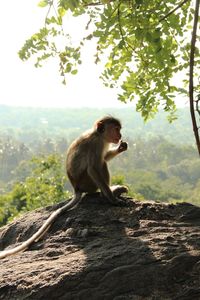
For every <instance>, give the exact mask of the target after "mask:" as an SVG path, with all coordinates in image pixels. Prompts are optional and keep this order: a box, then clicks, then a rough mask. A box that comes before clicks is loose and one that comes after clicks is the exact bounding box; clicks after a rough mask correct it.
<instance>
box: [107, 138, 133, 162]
mask: <svg viewBox="0 0 200 300" xmlns="http://www.w3.org/2000/svg"><path fill="white" fill-rule="evenodd" d="M127 148H128V144H127V143H126V142H122V141H121V142H120V144H119V146H118V147H117V148H116V149H113V150H109V151H108V152H107V153H106V155H105V157H104V159H105V161H109V160H111V159H112V158H113V157H115V156H116V155H118V154H119V153H121V152H123V151H126V150H127Z"/></svg>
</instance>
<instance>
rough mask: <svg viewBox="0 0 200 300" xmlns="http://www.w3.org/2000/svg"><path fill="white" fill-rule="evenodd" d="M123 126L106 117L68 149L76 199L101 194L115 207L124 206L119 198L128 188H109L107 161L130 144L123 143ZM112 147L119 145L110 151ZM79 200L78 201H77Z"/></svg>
mask: <svg viewBox="0 0 200 300" xmlns="http://www.w3.org/2000/svg"><path fill="white" fill-rule="evenodd" d="M120 130H121V123H120V121H119V120H117V119H116V118H113V117H110V116H108V117H104V118H102V119H100V120H98V121H96V123H95V124H94V128H93V129H92V130H90V131H89V132H86V133H85V134H83V135H82V136H81V137H79V138H78V139H77V140H75V141H74V142H73V143H72V144H71V146H70V147H69V149H68V153H67V162H66V169H67V175H68V177H69V180H70V182H71V184H72V186H73V188H74V194H75V199H80V197H81V195H82V193H94V192H96V191H97V189H100V191H101V193H102V194H103V195H104V196H105V197H106V198H107V199H108V201H109V202H110V203H112V204H116V205H117V204H120V203H121V204H122V203H123V201H122V200H120V199H118V196H120V194H121V193H124V192H127V187H125V186H116V187H110V186H109V185H110V175H109V171H108V166H107V161H109V160H110V159H112V158H113V157H115V156H116V155H118V154H119V153H121V152H123V151H125V150H127V143H126V142H122V141H121V133H120ZM110 144H118V146H117V148H115V149H109V146H110ZM77 201H78V200H77Z"/></svg>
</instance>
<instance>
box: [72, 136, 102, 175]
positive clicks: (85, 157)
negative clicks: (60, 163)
mask: <svg viewBox="0 0 200 300" xmlns="http://www.w3.org/2000/svg"><path fill="white" fill-rule="evenodd" d="M96 151H97V134H96V133H95V132H92V131H89V132H86V133H84V134H83V135H82V136H80V137H79V138H77V139H76V140H75V141H74V142H73V143H72V144H71V145H70V147H69V149H68V151H67V158H66V169H67V174H68V176H69V177H70V176H71V177H72V178H74V179H75V180H76V179H78V178H79V176H80V174H82V173H84V172H85V171H86V170H87V168H88V165H89V163H91V161H92V157H93V156H95V152H96Z"/></svg>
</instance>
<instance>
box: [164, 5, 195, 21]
mask: <svg viewBox="0 0 200 300" xmlns="http://www.w3.org/2000/svg"><path fill="white" fill-rule="evenodd" d="M188 1H190V0H184V1H182V2H181V3H180V4H179V5H177V6H176V7H175V8H174V9H172V10H171V11H170V12H168V14H166V15H165V16H164V17H162V18H160V19H159V22H162V21H163V20H165V19H167V18H168V17H169V16H170V15H172V14H173V13H174V12H175V11H176V10H178V9H179V8H180V7H181V6H183V5H184V4H185V3H186V2H188Z"/></svg>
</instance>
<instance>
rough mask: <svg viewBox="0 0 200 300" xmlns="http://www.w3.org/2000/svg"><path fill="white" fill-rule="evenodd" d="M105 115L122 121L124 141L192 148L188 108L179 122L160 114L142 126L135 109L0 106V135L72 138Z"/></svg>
mask: <svg viewBox="0 0 200 300" xmlns="http://www.w3.org/2000/svg"><path fill="white" fill-rule="evenodd" d="M105 114H112V115H114V116H116V117H118V118H120V119H121V121H122V124H123V134H124V136H125V137H130V138H131V139H135V138H138V137H141V138H144V139H149V138H152V137H154V136H163V137H165V138H166V139H167V140H170V141H172V142H174V143H176V144H193V143H194V137H193V131H192V125H191V120H190V114H189V109H188V108H182V109H179V110H178V111H177V116H178V119H177V120H176V121H174V122H173V123H172V124H170V123H169V122H168V120H167V114H166V113H165V112H163V111H160V112H159V113H158V114H157V116H156V117H155V118H154V119H152V120H150V121H148V122H147V123H144V121H143V119H142V117H141V115H140V114H139V113H137V112H135V110H134V108H130V107H127V108H123V109H116V108H105V109H94V108H80V109H73V108H65V109H63V108H28V107H10V106H5V105H0V135H5V134H6V135H11V136H12V135H16V136H17V137H18V138H19V139H20V140H22V141H23V139H24V136H26V140H27V136H28V137H30V138H31V137H32V136H34V135H35V134H36V133H39V134H40V135H44V136H45V137H48V136H50V137H54V136H65V137H68V138H73V137H74V136H77V135H79V134H80V133H81V132H83V131H84V130H86V129H88V128H90V127H91V125H92V124H93V123H94V121H95V120H96V119H98V118H100V117H102V116H103V115H105Z"/></svg>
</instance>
